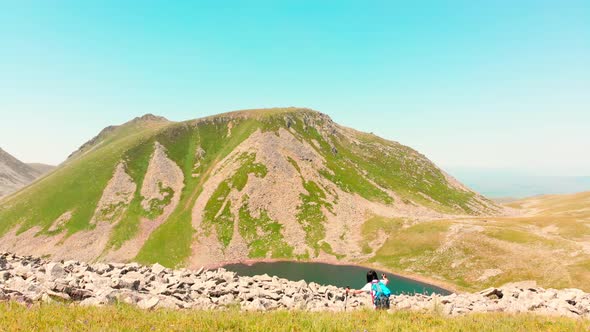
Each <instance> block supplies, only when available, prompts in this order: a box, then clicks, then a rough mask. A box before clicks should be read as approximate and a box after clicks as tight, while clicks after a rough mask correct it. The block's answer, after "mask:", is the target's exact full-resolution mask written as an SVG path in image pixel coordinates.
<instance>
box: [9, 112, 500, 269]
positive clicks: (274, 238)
mask: <svg viewBox="0 0 590 332" xmlns="http://www.w3.org/2000/svg"><path fill="white" fill-rule="evenodd" d="M157 145H158V146H161V147H162V149H163V151H164V152H163V155H160V157H158V158H160V159H161V160H159V161H158V160H155V158H156V155H157V154H156V152H155V151H156V150H155V147H156V146H157ZM119 164H122V165H123V167H124V171H125V174H127V175H128V177H129V178H130V179H131V180H130V181H132V183H133V184H134V185H135V186H136V188H137V189H136V190H135V192H133V193H132V196H131V197H130V201H129V202H128V203H127V202H125V201H124V200H121V199H119V198H120V197H121V195H122V194H120V193H115V194H114V196H113V195H112V193H111V194H110V195H111V196H112V197H110V196H108V195H107V194H106V193H107V192H108V190H106V189H108V188H118V187H117V184H118V185H119V186H120V185H121V183H116V181H115V180H116V179H115V178H114V176H113V174H114V172H115V169H116V167H117V165H119ZM170 164H171V165H175V166H174V167H177V168H178V169H180V173H181V176H182V179H183V180H182V185H181V186H179V187H178V188H177V189H175V188H173V186H171V185H170V184H168V185H165V184H164V183H167V182H166V181H168V180H166V179H169V178H171V176H172V175H174V173H173V172H174V171H173V168H170V167H169V166H165V165H170ZM157 165H160V166H157ZM162 165H164V166H162ZM150 167H152V168H154V167H168V168H166V169H163V170H159V171H157V172H155V173H154V172H152V174H148V173H149V169H150ZM154 169H155V168H154ZM220 174H221V175H220ZM113 181H115V183H114V185H113ZM118 181H120V179H119V180H118ZM283 181H291V183H292V186H291V187H281V186H282V182H283ZM109 186H110V187H109ZM154 186H156V187H155V188H157V190H155V191H154V190H153V189H149V188H154ZM146 188H147V189H146ZM150 190H151V191H150ZM148 191H149V192H150V194H145V192H148ZM269 193H271V194H272V195H275V197H274V198H279V199H278V200H277V199H269V198H268V197H267V196H268V194H269ZM105 195H106V196H105ZM289 195H291V196H289ZM103 196H104V197H103ZM277 196H278V197H277ZM101 197H102V198H101ZM281 199H283V201H282V203H280V204H282V205H279V203H278V201H281ZM101 202H106V203H104V204H107V205H106V206H99V205H100V204H102V205H104V204H103V203H101ZM109 202H110V203H109ZM99 203H100V204H99ZM108 204H110V205H108ZM195 209H196V210H195ZM497 210H498V208H497V207H496V206H495V205H494V204H493V203H491V202H490V201H488V200H486V199H484V198H483V197H481V196H479V195H477V194H476V193H474V192H471V191H469V190H468V189H465V188H463V187H461V186H460V185H458V184H456V183H455V182H454V181H453V180H452V179H450V178H448V177H447V176H446V175H445V174H444V173H443V172H442V171H441V170H440V169H438V168H437V167H436V166H435V165H434V164H432V163H431V162H430V161H429V160H428V159H426V158H425V157H424V156H422V155H421V154H419V153H418V152H416V151H414V150H412V149H411V148H408V147H405V146H403V145H400V144H398V143H395V142H391V141H387V140H384V139H381V138H379V137H377V136H374V135H371V134H365V133H360V132H356V131H354V130H352V129H348V128H344V127H341V126H338V125H337V124H335V123H333V122H332V120H331V119H330V118H329V117H327V116H325V115H323V114H320V113H317V112H314V111H311V110H306V109H294V108H289V109H271V110H250V111H240V112H234V113H227V114H222V115H218V116H212V117H208V118H204V119H198V120H191V121H186V122H181V123H174V122H169V121H166V120H165V119H163V118H158V117H154V116H145V117H142V118H138V119H135V120H133V121H130V122H129V123H127V124H124V125H121V126H113V127H109V128H107V129H105V130H104V131H103V132H101V133H100V134H99V135H98V136H97V137H95V138H94V139H92V140H91V141H89V142H88V143H87V144H84V145H83V146H82V148H81V149H80V150H79V151H77V152H76V153H74V154H73V155H72V157H71V158H70V159H69V160H68V161H67V162H66V163H65V164H64V165H62V166H61V167H60V168H59V169H57V170H56V171H54V172H53V173H51V174H50V175H49V176H47V177H46V178H44V179H43V180H41V181H39V182H37V183H35V184H34V185H32V186H30V187H28V188H26V189H25V190H23V191H21V192H19V193H17V194H15V195H13V196H10V197H8V198H6V199H5V200H3V201H2V205H1V206H0V236H3V235H6V236H10V237H14V236H16V237H17V238H18V236H19V234H24V233H25V232H31V231H33V232H34V234H35V235H34V238H33V239H31V238H30V236H29V237H27V240H26V241H30V242H34V241H38V240H39V239H40V237H43V238H46V239H50V238H51V237H55V238H56V239H57V237H61V238H60V240H59V241H58V242H57V243H58V244H57V245H58V246H59V245H63V246H69V245H70V244H69V242H68V239H69V238H70V237H72V236H73V235H74V234H77V233H79V232H89V234H92V232H93V231H94V230H95V229H96V230H98V229H99V227H102V228H100V229H103V228H104V229H106V231H104V230H102V231H101V232H103V233H104V232H107V233H108V241H107V245H106V246H105V248H104V250H103V253H102V254H101V256H99V257H95V258H96V259H100V258H101V257H115V259H120V260H136V261H139V262H142V263H153V262H159V263H161V264H164V265H166V266H181V265H190V264H199V263H203V260H202V258H198V257H197V256H198V255H199V254H200V252H202V251H203V250H211V252H212V253H211V254H210V255H208V256H207V257H206V259H207V260H209V261H205V262H211V260H225V259H235V258H295V259H315V258H320V257H324V258H325V257H333V258H334V259H345V260H350V261H358V260H359V259H361V257H365V256H367V255H368V256H371V255H373V254H374V253H375V252H380V253H384V250H386V248H388V247H389V246H390V245H386V246H385V247H384V248H382V249H380V251H377V250H376V249H377V248H374V249H375V250H373V249H370V248H369V247H370V242H371V241H372V242H375V241H376V240H379V239H376V238H374V239H371V238H370V236H369V238H368V239H367V240H363V239H361V240H360V241H359V240H358V236H357V235H356V234H360V233H361V232H364V229H365V228H368V229H370V228H373V231H371V230H368V231H367V232H369V233H371V232H373V233H374V232H375V229H379V227H381V226H383V225H381V224H380V223H377V224H375V222H374V221H373V219H372V218H374V217H375V216H377V217H379V216H380V214H385V215H389V216H392V215H399V216H398V217H396V220H398V219H400V218H402V219H403V218H404V217H407V218H408V220H410V219H411V220H416V219H420V218H423V217H422V216H424V215H427V216H444V215H448V214H453V215H457V214H460V215H481V214H489V213H495V212H496V211H497ZM285 211H291V212H288V213H286V212H285ZM115 212H116V213H115ZM68 213H69V214H71V217H69V219H67V218H66V219H65V220H64V219H63V216H64V215H66V216H69V214H68ZM109 213H112V214H113V215H114V216H116V218H115V217H113V218H112V220H110V221H108V220H107V221H106V222H107V223H109V222H110V223H111V224H110V225H106V226H104V225H103V226H101V224H100V223H99V224H98V225H97V224H96V223H95V222H94V220H99V219H101V218H98V219H97V218H96V215H97V214H100V215H101V216H104V215H109ZM60 216H62V218H61V219H60ZM385 217H386V216H382V218H385ZM58 220H61V221H60V222H58ZM365 221H366V222H367V223H368V224H367V226H363V223H364V222H365ZM373 224H375V225H373ZM107 226H108V227H107ZM361 228H363V230H362V229H361ZM336 229H338V230H336ZM384 229H385V230H386V231H387V232H390V231H393V230H394V229H393V228H391V229H390V228H388V226H387V227H385V228H384ZM437 229H438V228H437ZM14 230H16V235H15V234H13V233H10V232H13V231H14ZM335 232H338V234H336V235H335ZM430 232H433V231H430ZM27 234H28V233H27ZM99 235H100V234H98V235H97V236H99ZM372 236H374V237H375V235H372ZM132 240H133V241H135V242H133V243H135V244H134V245H133V246H134V248H131V249H129V248H128V247H126V244H128V243H131V242H130V241H132ZM80 241H83V240H80V239H76V245H78V246H79V245H80V243H79V242H80ZM377 242H378V241H377ZM31 244H32V246H33V247H34V243H31ZM72 248H73V247H72ZM244 248H245V249H244ZM2 249H4V250H10V249H11V248H10V247H7V248H2ZM47 251H48V252H35V253H36V254H48V255H51V254H52V252H51V250H50V249H48V250H47ZM72 251H73V252H71V255H72V256H73V258H75V250H74V249H73V250H72ZM68 254H70V253H68ZM409 254H411V253H409ZM109 255H110V256H109ZM236 255H237V256H236ZM201 256H202V255H201ZM382 256H386V255H382ZM199 259H201V260H199ZM191 262H192V263H191ZM388 264H389V265H390V266H392V267H398V266H399V265H397V264H394V262H393V261H390V262H389V263H388Z"/></svg>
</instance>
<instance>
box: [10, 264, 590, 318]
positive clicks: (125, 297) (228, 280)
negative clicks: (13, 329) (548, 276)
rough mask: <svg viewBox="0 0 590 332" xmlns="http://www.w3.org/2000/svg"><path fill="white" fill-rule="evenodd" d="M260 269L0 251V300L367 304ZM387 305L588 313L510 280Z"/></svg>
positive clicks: (563, 294) (328, 307)
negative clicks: (242, 272)
mask: <svg viewBox="0 0 590 332" xmlns="http://www.w3.org/2000/svg"><path fill="white" fill-rule="evenodd" d="M345 294H346V293H345V290H344V289H341V288H337V287H334V286H321V285H318V284H315V283H313V282H312V283H306V282H305V281H299V282H294V281H288V280H285V279H280V278H277V277H270V276H267V275H263V276H255V277H241V276H237V275H236V274H235V273H233V272H229V271H226V270H224V269H218V270H216V271H208V270H205V269H200V270H184V269H183V270H170V269H166V268H164V267H163V266H161V265H159V264H155V265H152V266H141V265H139V264H136V263H131V264H103V263H99V264H86V263H82V262H78V261H61V262H50V261H46V260H43V259H41V258H35V257H30V256H25V257H22V256H16V255H14V254H10V253H3V254H0V301H16V302H21V303H24V304H33V303H35V302H54V301H58V302H66V303H69V302H73V303H78V304H79V305H82V306H96V305H107V304H113V303H115V302H124V303H128V304H132V305H137V306H138V307H140V308H142V309H154V308H172V309H203V310H217V309H225V308H228V307H235V306H239V307H240V308H241V309H242V310H250V311H265V310H279V309H283V310H307V311H345V310H358V309H363V308H368V307H370V301H369V298H368V296H363V295H359V296H353V295H351V296H346V295H345ZM391 303H392V310H417V311H424V312H440V313H443V314H445V315H453V316H455V315H463V314H468V313H476V312H478V313H479V312H507V313H519V312H533V313H538V314H546V315H560V316H568V317H586V318H590V294H588V293H584V292H583V291H581V290H577V289H564V290H554V289H543V288H540V287H537V286H536V285H535V284H534V283H530V282H525V283H514V284H508V285H505V286H503V287H500V288H490V289H487V290H484V291H482V292H479V293H473V294H468V293H465V294H452V295H449V296H438V295H433V296H425V295H419V294H418V295H399V296H392V299H391Z"/></svg>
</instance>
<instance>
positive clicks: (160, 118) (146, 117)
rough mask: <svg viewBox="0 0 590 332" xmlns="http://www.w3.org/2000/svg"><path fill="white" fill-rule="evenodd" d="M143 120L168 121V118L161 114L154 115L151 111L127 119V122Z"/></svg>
mask: <svg viewBox="0 0 590 332" xmlns="http://www.w3.org/2000/svg"><path fill="white" fill-rule="evenodd" d="M144 121H150V122H170V120H168V119H166V118H165V117H163V116H159V115H154V114H152V113H147V114H144V115H142V116H138V117H136V118H135V119H133V120H131V121H129V122H144Z"/></svg>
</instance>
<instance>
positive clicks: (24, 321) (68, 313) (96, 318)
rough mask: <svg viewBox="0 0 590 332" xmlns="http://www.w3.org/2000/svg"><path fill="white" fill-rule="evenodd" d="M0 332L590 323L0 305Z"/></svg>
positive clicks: (499, 327) (516, 327) (495, 327)
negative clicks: (0, 322)
mask: <svg viewBox="0 0 590 332" xmlns="http://www.w3.org/2000/svg"><path fill="white" fill-rule="evenodd" d="M0 321H2V326H0V331H32V330H35V331H45V330H59V331H105V330H106V331H121V330H123V331H161V330H166V331H187V330H190V331H587V330H588V329H590V322H589V321H587V320H575V319H568V318H555V317H540V316H530V315H516V316H512V315H502V314H486V315H474V316H465V317H457V318H449V317H444V316H441V315H437V314H420V313H412V312H396V313H393V314H390V313H386V312H376V311H358V312H346V313H311V312H287V311H283V312H269V313H244V312H239V311H237V310H230V311H217V312H207V311H166V310H157V311H142V310H139V309H136V308H133V307H130V306H125V305H118V306H107V307H86V308H85V307H79V306H69V305H59V304H51V305H41V306H39V307H33V308H30V309H29V308H26V307H24V306H21V305H18V304H6V303H0Z"/></svg>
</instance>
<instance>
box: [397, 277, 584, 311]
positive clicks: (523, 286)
mask: <svg viewBox="0 0 590 332" xmlns="http://www.w3.org/2000/svg"><path fill="white" fill-rule="evenodd" d="M391 305H392V308H394V309H398V310H404V309H411V310H420V311H425V312H427V311H440V312H442V313H443V314H445V315H452V316H457V315H464V314H469V313H485V312H505V313H535V314H541V315H556V316H566V317H574V318H577V317H586V318H589V317H590V294H588V293H585V292H583V291H582V290H579V289H561V290H557V289H544V288H541V287H538V286H537V285H536V284H535V283H534V282H532V283H531V282H521V283H512V284H507V285H504V286H502V287H499V288H489V289H486V290H483V291H481V292H478V293H464V294H451V295H448V296H425V295H400V296H394V297H392V302H391Z"/></svg>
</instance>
